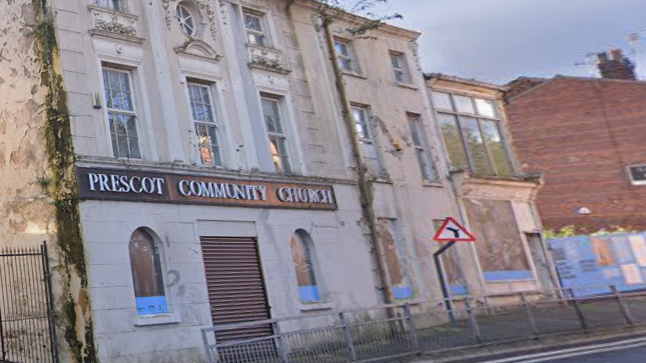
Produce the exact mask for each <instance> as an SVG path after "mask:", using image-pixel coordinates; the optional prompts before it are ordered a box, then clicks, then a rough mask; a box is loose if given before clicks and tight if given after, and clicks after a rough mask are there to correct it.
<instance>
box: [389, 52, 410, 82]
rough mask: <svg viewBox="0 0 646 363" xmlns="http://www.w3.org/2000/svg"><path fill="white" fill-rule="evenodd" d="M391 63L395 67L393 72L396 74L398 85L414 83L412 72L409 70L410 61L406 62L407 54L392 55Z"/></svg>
mask: <svg viewBox="0 0 646 363" xmlns="http://www.w3.org/2000/svg"><path fill="white" fill-rule="evenodd" d="M390 63H391V65H392V67H393V72H395V80H396V81H397V82H398V83H411V82H412V79H411V74H410V70H409V68H408V61H407V60H406V54H404V53H391V54H390Z"/></svg>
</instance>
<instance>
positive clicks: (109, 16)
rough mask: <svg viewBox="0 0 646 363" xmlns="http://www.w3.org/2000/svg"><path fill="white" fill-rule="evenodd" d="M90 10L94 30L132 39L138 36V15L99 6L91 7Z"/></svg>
mask: <svg viewBox="0 0 646 363" xmlns="http://www.w3.org/2000/svg"><path fill="white" fill-rule="evenodd" d="M90 10H91V12H92V24H94V29H100V30H105V31H107V32H111V33H115V34H120V35H127V36H132V37H135V36H137V19H138V17H137V16H136V15H132V14H125V13H120V12H116V11H112V10H109V9H104V8H101V7H98V6H90Z"/></svg>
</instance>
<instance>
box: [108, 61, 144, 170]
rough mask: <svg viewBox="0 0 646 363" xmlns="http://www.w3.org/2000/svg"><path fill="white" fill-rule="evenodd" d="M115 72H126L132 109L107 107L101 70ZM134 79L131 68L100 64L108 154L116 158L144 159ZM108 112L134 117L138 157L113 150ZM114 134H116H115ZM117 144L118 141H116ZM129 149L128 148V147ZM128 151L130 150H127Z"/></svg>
mask: <svg viewBox="0 0 646 363" xmlns="http://www.w3.org/2000/svg"><path fill="white" fill-rule="evenodd" d="M104 71H107V72H116V73H122V74H126V75H127V76H128V82H129V84H130V104H131V105H132V110H122V109H116V108H110V107H108V104H107V93H106V91H107V90H106V89H105V79H104V76H103V72H104ZM133 80H134V75H133V70H131V69H123V68H118V67H114V66H110V65H105V64H102V65H101V81H102V88H103V100H104V101H105V103H106V104H105V106H106V107H105V109H106V112H105V118H106V123H107V126H108V137H109V143H108V144H109V148H110V155H112V157H114V158H117V159H137V160H143V159H144V153H143V147H142V134H141V126H140V124H141V122H140V119H139V117H138V111H137V100H136V97H135V96H136V92H135V83H134V82H133ZM110 113H115V114H122V115H128V116H131V117H134V118H135V130H136V131H137V147H138V149H139V157H138V158H133V157H130V156H121V155H118V156H117V153H118V150H114V147H113V140H112V137H113V130H112V126H111V125H110ZM115 135H116V134H115ZM117 145H118V141H117ZM129 149H130V148H129ZM129 151H130V150H129Z"/></svg>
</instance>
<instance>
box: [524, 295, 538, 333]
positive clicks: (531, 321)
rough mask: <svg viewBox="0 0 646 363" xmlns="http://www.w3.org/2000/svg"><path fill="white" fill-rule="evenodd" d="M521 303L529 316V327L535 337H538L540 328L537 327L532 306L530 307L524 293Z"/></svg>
mask: <svg viewBox="0 0 646 363" xmlns="http://www.w3.org/2000/svg"><path fill="white" fill-rule="evenodd" d="M520 301H521V302H522V303H523V307H524V308H525V313H526V314H527V321H529V326H530V327H531V329H532V334H533V335H534V337H538V326H537V325H536V317H535V316H534V313H533V312H532V308H531V306H529V304H528V303H527V296H525V293H524V292H521V293H520Z"/></svg>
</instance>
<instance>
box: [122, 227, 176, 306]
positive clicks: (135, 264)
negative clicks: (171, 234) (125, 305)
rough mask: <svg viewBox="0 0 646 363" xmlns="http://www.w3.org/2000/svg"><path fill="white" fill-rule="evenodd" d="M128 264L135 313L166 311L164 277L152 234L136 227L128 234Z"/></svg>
mask: <svg viewBox="0 0 646 363" xmlns="http://www.w3.org/2000/svg"><path fill="white" fill-rule="evenodd" d="M128 247H129V249H130V266H131V267H132V280H133V283H134V287H135V299H136V301H137V314H139V315H151V314H163V313H167V312H168V306H167V304H166V294H165V292H164V278H163V275H162V270H161V259H160V257H159V250H158V249H157V246H156V244H155V239H154V238H153V236H152V235H151V234H150V233H149V232H148V231H146V230H145V229H143V228H138V229H137V230H135V231H134V232H133V233H132V235H131V236H130V244H129V246H128Z"/></svg>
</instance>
